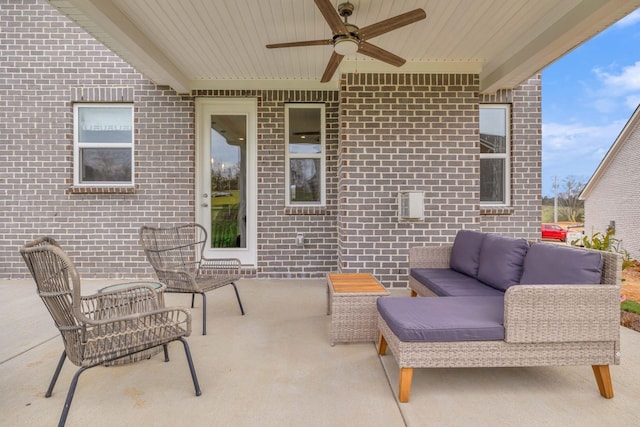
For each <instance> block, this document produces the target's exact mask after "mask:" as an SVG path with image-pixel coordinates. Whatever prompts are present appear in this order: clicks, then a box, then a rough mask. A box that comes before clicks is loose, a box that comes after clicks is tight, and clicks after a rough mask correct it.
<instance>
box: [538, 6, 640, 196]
mask: <svg viewBox="0 0 640 427" xmlns="http://www.w3.org/2000/svg"><path fill="white" fill-rule="evenodd" d="M638 104H640V9H639V10H636V11H635V12H633V13H632V14H630V15H628V16H627V17H626V18H624V19H622V20H621V21H620V22H618V23H617V24H615V25H613V26H611V27H610V28H608V29H607V30H605V31H604V32H602V33H601V34H599V35H597V36H596V37H594V38H592V39H591V40H589V41H587V42H586V43H584V44H582V45H581V46H579V47H577V48H576V49H574V50H573V51H572V52H570V53H568V54H567V55H565V56H564V57H563V58H561V59H559V60H558V61H556V62H554V63H553V64H551V65H549V66H548V67H547V68H545V69H544V70H543V71H542V194H543V195H545V196H552V195H553V185H552V183H553V177H557V179H558V182H559V183H560V189H562V188H563V186H562V181H563V180H564V179H566V178H567V177H569V176H573V177H576V178H577V179H578V180H579V181H580V182H582V183H586V182H587V181H588V180H589V178H590V177H591V175H592V174H593V172H594V171H595V170H596V168H597V167H598V165H599V164H600V161H601V160H602V159H603V157H604V156H605V154H606V153H607V150H608V149H609V147H611V144H613V142H614V141H615V139H616V137H617V136H618V134H619V133H620V131H621V130H622V128H623V127H624V125H625V124H626V123H627V121H628V120H629V118H630V117H631V114H633V111H634V110H635V109H636V107H637V106H638Z"/></svg>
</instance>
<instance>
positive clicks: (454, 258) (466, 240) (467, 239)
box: [449, 230, 487, 278]
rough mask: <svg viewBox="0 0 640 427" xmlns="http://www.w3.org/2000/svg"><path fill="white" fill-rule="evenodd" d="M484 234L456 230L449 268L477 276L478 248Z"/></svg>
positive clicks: (480, 245)
mask: <svg viewBox="0 0 640 427" xmlns="http://www.w3.org/2000/svg"><path fill="white" fill-rule="evenodd" d="M486 235H487V234H486V233H481V232H479V231H472V230H460V231H458V234H456V238H455V240H454V241H453V247H452V248H451V258H450V259H449V266H450V267H451V269H452V270H455V271H457V272H459V273H463V274H466V275H467V276H471V277H474V278H475V277H478V267H479V265H480V248H481V247H482V242H483V241H484V238H485V236H486Z"/></svg>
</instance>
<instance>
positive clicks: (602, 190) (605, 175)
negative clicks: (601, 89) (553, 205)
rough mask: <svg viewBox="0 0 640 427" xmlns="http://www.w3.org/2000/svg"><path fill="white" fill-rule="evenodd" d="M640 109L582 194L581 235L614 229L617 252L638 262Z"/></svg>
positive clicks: (639, 231) (637, 109)
mask: <svg viewBox="0 0 640 427" xmlns="http://www.w3.org/2000/svg"><path fill="white" fill-rule="evenodd" d="M638 165H640V106H638V107H637V108H636V110H635V111H634V112H633V114H632V115H631V118H630V119H629V121H628V122H627V124H626V125H625V126H624V128H622V131H621V132H620V135H618V137H617V138H616V140H615V141H614V143H613V145H612V146H611V148H609V151H608V152H607V154H606V155H605V156H604V159H602V161H601V162H600V165H598V168H597V169H596V171H595V172H594V173H593V175H592V176H591V178H590V179H589V182H588V183H587V185H586V186H585V187H584V190H582V193H581V194H580V199H582V200H584V218H585V222H584V233H585V235H587V236H592V235H593V234H594V233H598V232H599V233H603V234H604V233H606V232H607V228H609V227H614V229H615V236H614V237H615V238H616V239H618V240H620V241H621V243H620V248H621V249H624V250H626V251H628V252H629V254H630V255H631V257H632V258H634V259H640V199H639V198H638V188H640V174H639V173H638Z"/></svg>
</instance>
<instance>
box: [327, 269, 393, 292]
mask: <svg viewBox="0 0 640 427" xmlns="http://www.w3.org/2000/svg"><path fill="white" fill-rule="evenodd" d="M327 277H328V278H329V283H330V284H331V286H332V287H333V291H334V292H335V293H381V294H386V293H387V290H386V288H385V287H384V286H382V285H381V284H380V282H378V281H377V280H376V279H375V277H373V276H372V275H371V274H369V273H330V274H328V275H327Z"/></svg>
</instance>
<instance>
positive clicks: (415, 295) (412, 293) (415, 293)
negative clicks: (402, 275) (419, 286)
mask: <svg viewBox="0 0 640 427" xmlns="http://www.w3.org/2000/svg"><path fill="white" fill-rule="evenodd" d="M417 296H418V293H417V292H416V291H414V290H413V289H411V297H417Z"/></svg>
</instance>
